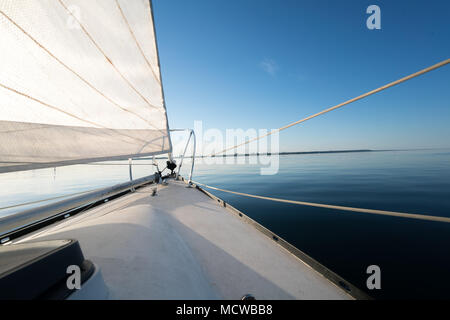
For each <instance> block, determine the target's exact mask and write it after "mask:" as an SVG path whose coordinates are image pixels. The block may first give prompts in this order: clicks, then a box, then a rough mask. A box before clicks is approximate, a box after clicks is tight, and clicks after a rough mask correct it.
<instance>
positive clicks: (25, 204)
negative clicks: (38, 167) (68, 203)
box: [0, 188, 102, 210]
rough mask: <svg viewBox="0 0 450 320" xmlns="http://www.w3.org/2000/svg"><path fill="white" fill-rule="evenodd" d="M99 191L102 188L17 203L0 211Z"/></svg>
mask: <svg viewBox="0 0 450 320" xmlns="http://www.w3.org/2000/svg"><path fill="white" fill-rule="evenodd" d="M100 189H102V188H97V189H93V190H87V191H82V192H75V193H71V194H66V195H62V196H57V197H52V198H47V199H41V200H36V201H30V202H24V203H19V204H15V205H12V206H7V207H2V208H0V210H5V209H11V208H17V207H23V206H27V205H30V204H37V203H41V202H46V201H51V200H57V199H61V198H68V197H73V196H77V195H81V194H84V193H88V192H91V191H97V190H100Z"/></svg>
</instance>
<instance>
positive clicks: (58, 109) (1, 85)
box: [0, 83, 147, 144]
mask: <svg viewBox="0 0 450 320" xmlns="http://www.w3.org/2000/svg"><path fill="white" fill-rule="evenodd" d="M0 87H2V88H4V89H6V90H9V91H12V92H14V93H16V94H18V95H21V96H23V97H25V98H28V99H30V100H32V101H35V102H37V103H40V104H42V105H43V106H46V107H47V108H50V109H53V110H56V111H59V112H62V113H64V114H66V115H68V116H70V117H72V118H75V119H77V120H80V121H82V122H86V123H88V124H91V125H93V126H96V127H100V128H102V129H106V130H108V131H112V132H115V133H117V134H119V135H121V136H124V137H127V138H130V139H132V140H136V141H139V142H141V143H144V144H146V143H147V141H145V140H142V139H138V138H136V137H133V136H129V135H126V134H123V133H122V132H119V131H118V130H115V129H111V128H107V127H104V126H102V125H100V124H98V123H95V122H92V121H89V120H85V119H83V118H80V117H78V116H76V115H74V114H72V113H70V112H67V111H64V110H62V109H60V108H58V107H55V106H52V105H51V104H48V103H46V102H44V101H42V100H39V99H37V98H34V97H32V96H30V95H28V94H26V93H23V92H20V91H18V90H16V89H13V88H10V87H8V86H5V85H4V84H2V83H0ZM123 141H124V142H126V143H129V141H125V140H123Z"/></svg>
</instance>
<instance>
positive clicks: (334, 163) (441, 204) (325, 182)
mask: <svg viewBox="0 0 450 320" xmlns="http://www.w3.org/2000/svg"><path fill="white" fill-rule="evenodd" d="M149 163H150V161H148V160H147V161H135V164H136V165H135V166H134V167H133V174H134V176H135V177H140V176H144V175H147V174H150V173H152V170H153V168H152V167H151V166H150V165H149ZM186 167H187V166H186ZM184 169H187V168H184ZM182 171H185V170H182ZM185 173H186V172H185ZM127 179H128V167H127V165H126V163H105V164H103V165H79V166H71V167H62V168H57V169H56V171H55V170H54V169H42V170H35V171H26V172H20V173H11V174H3V175H0V189H1V190H2V198H1V199H0V207H6V206H10V205H13V204H14V203H19V202H25V201H33V200H36V199H42V198H46V197H53V196H55V195H61V194H69V193H73V192H78V191H83V190H89V189H94V188H97V187H101V186H107V185H111V184H113V183H117V182H123V181H126V180H127ZM194 180H196V181H199V182H202V183H205V184H210V185H213V186H217V187H219V188H224V189H231V190H234V191H240V192H245V193H251V194H257V195H263V196H271V197H277V198H284V199H291V200H302V201H308V202H317V203H324V204H335V205H343V206H351V207H361V208H370V209H382V210H391V211H400V212H409V213H420V214H428V215H437V216H450V150H420V151H382V152H381V151H380V152H378V151H377V152H362V153H335V154H305V155H285V156H280V169H279V172H278V174H276V175H273V176H262V175H260V174H259V167H258V166H257V165H251V164H240V165H237V164H233V165H226V164H222V165H205V164H198V165H196V167H195V172H194ZM212 192H213V193H214V194H216V195H217V196H219V197H221V198H222V199H224V200H225V201H227V202H229V203H230V204H231V205H233V206H235V207H236V208H238V209H239V210H241V211H243V212H244V213H245V214H247V215H248V216H250V217H251V218H253V219H255V220H256V221H258V222H259V223H261V224H262V225H264V226H265V227H267V228H269V229H270V230H272V231H273V232H275V233H277V234H278V235H279V236H281V237H282V238H284V239H285V240H287V241H289V242H290V243H292V244H293V245H295V246H296V247H298V248H299V249H300V250H302V251H304V252H305V253H307V254H309V255H310V256H312V257H313V258H315V259H316V260H318V261H319V262H321V263H322V264H324V265H325V266H327V267H328V268H330V269H331V270H333V271H334V272H336V273H338V274H339V275H341V276H342V277H343V278H345V279H347V280H348V281H350V282H351V283H353V284H354V285H356V286H358V287H359V288H361V289H363V290H364V289H366V279H367V277H368V275H367V274H366V268H367V267H368V266H369V265H378V266H379V267H380V268H381V290H375V291H374V290H372V291H369V290H366V291H367V292H368V293H369V294H370V295H371V296H373V297H375V298H450V290H449V289H448V288H449V287H450V254H449V253H450V250H449V246H450V224H447V223H442V222H428V221H420V220H410V219H404V218H395V217H386V216H376V215H370V214H362V213H351V212H341V211H336V210H331V209H319V208H312V207H304V206H298V205H290V204H282V203H275V202H270V201H265V200H257V199H251V198H244V197H240V196H236V195H231V194H227V193H223V192H217V191H212ZM28 207H30V206H28ZM19 209H21V210H23V207H21V208H10V209H3V210H0V217H1V216H4V215H6V214H12V213H14V212H16V211H17V210H19Z"/></svg>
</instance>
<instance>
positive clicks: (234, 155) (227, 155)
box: [157, 149, 395, 159]
mask: <svg viewBox="0 0 450 320" xmlns="http://www.w3.org/2000/svg"><path fill="white" fill-rule="evenodd" d="M377 151H395V150H371V149H357V150H324V151H323V150H322V151H321V150H319V151H287V152H268V153H267V154H262V153H244V154H237V153H235V154H222V155H217V156H204V155H203V156H196V158H228V157H254V156H272V155H279V156H284V155H293V154H324V153H325V154H326V153H357V152H377ZM180 157H181V156H175V157H174V158H180ZM185 158H192V156H191V155H190V156H185ZM157 159H159V158H157ZM160 159H163V158H160Z"/></svg>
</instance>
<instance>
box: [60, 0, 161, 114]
mask: <svg viewBox="0 0 450 320" xmlns="http://www.w3.org/2000/svg"><path fill="white" fill-rule="evenodd" d="M58 2H59V3H60V4H61V5H62V6H63V7H64V9H65V10H66V11H67V12H68V13H69V14H70V15H71V16H72V17H73V18H74V19H75V20H76V21H77V22H78V24H79V25H80V27H81V29H82V30H83V32H84V34H85V35H86V36H87V37H88V38H89V40H91V42H92V43H93V44H94V46H95V47H96V48H97V49H98V50H99V51H100V53H101V54H102V55H103V56H104V57H105V59H106V60H107V61H108V62H109V64H111V66H112V67H113V69H114V70H116V72H117V73H118V74H119V75H120V77H121V78H122V79H123V80H124V81H125V82H126V83H127V84H128V86H129V87H130V88H131V89H132V90H133V91H134V92H136V93H137V94H138V95H139V97H140V98H141V99H142V100H144V101H145V103H147V105H148V106H149V107H151V108H154V109H157V110H158V111H161V108H158V107H157V106H155V105H153V104H151V103H150V102H149V101H148V100H147V98H145V97H144V96H143V95H142V94H141V93H140V92H139V91H138V90H137V89H136V88H135V87H134V86H133V84H132V83H131V82H130V81H129V80H128V79H127V78H126V77H125V76H124V75H123V74H122V73H121V72H120V70H119V69H118V68H117V67H116V65H115V64H114V63H113V62H112V60H111V59H110V58H109V57H108V55H107V54H106V53H105V51H104V50H103V49H102V48H101V47H100V46H99V45H98V43H97V42H96V41H95V40H94V38H93V37H92V36H91V34H90V33H89V32H88V31H87V29H86V27H85V26H84V25H83V24H82V23H81V21H80V20H78V18H77V17H75V15H74V14H73V13H72V12H70V11H69V9H68V8H67V7H66V6H65V4H64V3H63V2H62V0H58Z"/></svg>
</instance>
